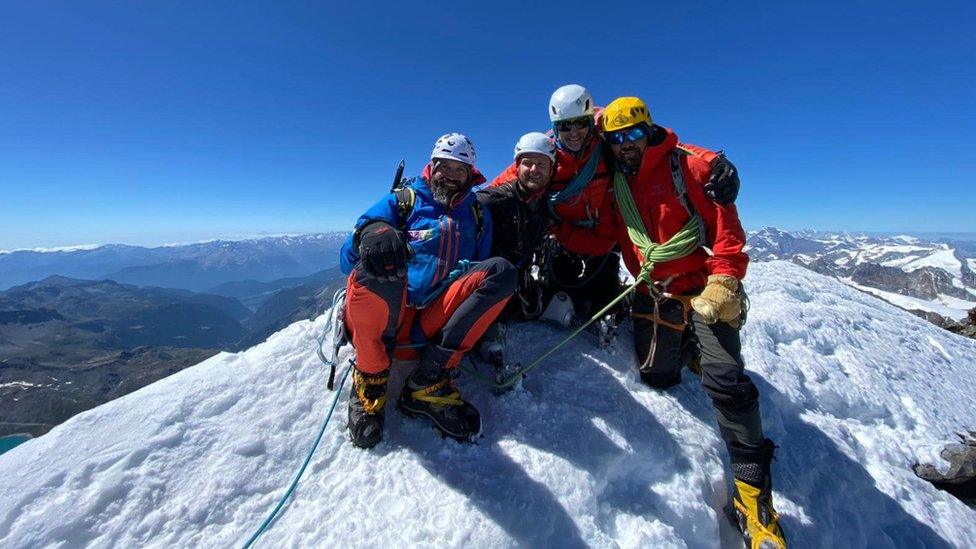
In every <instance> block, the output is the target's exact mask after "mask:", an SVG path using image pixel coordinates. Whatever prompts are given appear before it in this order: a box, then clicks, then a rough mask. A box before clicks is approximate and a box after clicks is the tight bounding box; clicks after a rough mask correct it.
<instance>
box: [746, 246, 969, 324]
mask: <svg viewBox="0 0 976 549" xmlns="http://www.w3.org/2000/svg"><path fill="white" fill-rule="evenodd" d="M747 242H748V247H747V252H748V253H749V255H750V257H751V258H752V259H753V260H754V261H767V260H773V259H786V260H789V261H792V262H794V263H797V264H799V265H802V266H804V267H807V268H808V269H811V270H813V271H816V272H818V273H821V274H825V275H829V276H833V277H836V278H838V279H840V280H842V281H844V282H845V283H847V284H849V285H851V286H854V287H856V288H858V289H860V290H862V291H865V292H868V293H871V294H873V295H875V296H877V297H879V298H881V299H884V300H886V301H889V302H891V303H892V304H894V305H897V306H899V307H901V308H903V309H908V310H915V311H925V312H931V313H937V314H939V315H941V316H944V317H948V318H951V319H956V320H959V319H963V318H965V317H966V316H967V311H969V310H970V309H972V308H973V307H976V243H973V242H966V241H957V240H951V239H937V240H925V239H921V238H917V237H912V236H894V237H877V236H867V235H858V234H848V233H820V232H813V231H800V232H787V231H783V230H780V229H774V228H765V229H763V230H761V231H756V232H750V233H749V235H748V239H747Z"/></svg>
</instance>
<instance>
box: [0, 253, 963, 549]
mask: <svg viewBox="0 0 976 549" xmlns="http://www.w3.org/2000/svg"><path fill="white" fill-rule="evenodd" d="M748 283H749V290H750V296H751V298H752V307H753V310H752V314H751V318H750V320H749V323H748V324H747V326H746V327H745V329H744V343H745V357H746V360H747V363H748V366H749V368H750V369H751V370H752V371H753V372H754V374H753V379H754V380H755V381H756V382H757V384H758V385H759V388H760V391H761V393H762V406H763V415H764V420H765V422H766V430H767V434H768V435H769V436H771V437H772V438H774V439H775V440H776V441H777V443H778V444H780V445H781V449H780V450H779V452H778V461H777V462H776V463H775V464H774V482H775V497H776V498H777V503H778V507H779V510H780V513H781V514H782V516H783V524H784V526H785V528H786V530H787V532H788V535H789V536H790V539H791V542H792V543H793V546H794V547H866V546H870V547H916V546H926V547H944V546H956V547H973V546H976V511H974V510H972V509H969V508H967V507H965V506H964V505H963V504H962V503H960V502H959V501H957V500H955V499H954V498H952V497H951V496H949V495H947V494H945V493H943V492H940V491H938V490H936V489H935V488H933V487H932V486H930V485H929V484H927V483H925V482H924V481H922V480H919V479H917V478H916V477H915V476H914V475H913V474H912V472H911V465H912V463H914V462H915V461H916V460H926V461H931V462H934V463H938V453H939V450H940V449H941V447H942V446H943V444H945V443H946V442H949V441H951V440H952V439H953V438H954V437H953V434H954V433H955V432H956V431H961V430H964V429H972V428H974V427H976V403H974V398H973V396H974V395H976V342H974V341H971V340H967V339H963V338H961V337H958V336H954V335H952V334H950V333H948V332H945V331H943V330H940V329H938V328H936V327H935V326H933V325H931V324H928V323H927V322H925V321H923V320H921V319H918V318H916V317H914V316H912V315H911V314H909V313H906V312H903V311H901V310H899V309H897V308H895V307H893V306H891V305H888V304H885V303H883V302H881V301H879V300H877V299H875V298H873V297H871V296H868V295H865V294H862V293H861V292H858V291H856V290H855V289H853V288H849V287H847V286H845V285H844V284H842V283H840V282H838V281H836V280H833V279H830V278H827V277H824V276H821V275H817V274H815V273H813V272H811V271H808V270H805V269H803V268H801V267H798V266H795V265H792V264H790V263H785V262H771V263H764V264H757V265H755V266H754V268H753V269H752V272H751V274H750V277H749V279H748ZM322 325H323V319H321V318H320V319H319V320H317V321H315V322H298V323H296V324H294V325H292V326H290V327H289V328H287V329H285V330H282V331H281V332H279V333H278V334H275V335H274V336H272V337H271V338H270V339H269V340H268V341H267V342H266V343H264V344H262V345H259V346H257V347H255V348H253V349H250V350H248V351H245V352H243V353H239V354H236V355H231V354H221V355H218V356H216V357H214V358H212V359H210V360H207V361H206V362H203V363H201V364H199V365H198V366H195V367H193V368H189V369H187V370H184V371H182V372H179V373H177V374H175V375H173V376H171V377H169V378H166V379H164V380H162V381H160V382H158V383H155V384H153V385H150V386H148V387H145V388H143V389H141V390H139V391H137V392H135V393H132V394H130V395H128V396H126V397H123V398H121V399H118V400H115V401H113V402H110V403H108V404H105V405H103V406H100V407H98V408H95V409H93V410H91V411H88V412H85V413H82V414H79V415H78V416H75V417H74V418H72V419H71V420H69V421H68V422H66V423H64V424H62V425H61V426H59V427H57V428H55V429H54V430H52V431H51V432H50V433H48V434H47V435H45V436H42V437H40V438H38V439H35V440H31V441H29V442H26V443H24V444H23V445H21V446H19V447H17V448H15V449H14V450H12V451H10V452H8V453H7V454H4V455H3V456H0V547H17V548H19V547H78V546H93V547H113V546H120V547H136V546H153V547H228V546H239V545H240V544H242V543H243V542H244V541H245V540H247V538H248V537H249V536H250V535H251V533H252V532H253V531H254V529H255V528H257V526H258V525H259V524H260V523H261V521H262V520H263V519H264V517H265V516H266V514H267V513H268V512H269V511H270V509H271V508H272V507H273V505H274V504H275V503H276V502H277V500H278V498H279V497H280V496H281V494H282V493H283V490H284V489H285V487H286V486H287V484H288V482H289V481H290V480H291V478H292V475H293V474H294V471H295V470H296V469H297V467H298V466H299V465H300V463H301V460H302V459H303V458H304V456H305V453H306V452H307V450H308V448H309V445H310V444H311V441H312V438H313V436H314V435H315V433H316V432H317V428H318V426H319V424H320V422H321V420H322V417H323V415H324V413H325V411H326V409H327V406H328V404H329V401H330V396H331V395H330V394H329V393H328V391H327V390H326V388H325V384H326V378H327V371H326V370H325V368H323V367H322V366H321V365H320V364H319V363H318V360H317V358H315V354H314V351H313V348H314V344H315V339H314V338H315V335H316V334H317V333H318V332H319V331H320V330H321V329H322ZM562 334H563V332H561V331H558V330H556V329H552V328H549V327H546V326H541V325H527V326H521V327H517V328H515V329H513V330H511V331H510V337H509V344H510V349H511V350H512V351H513V352H514V351H515V350H516V349H525V350H524V351H522V352H519V353H518V354H519V355H521V358H522V359H523V360H529V359H531V358H532V357H533V356H534V355H535V353H536V352H539V351H541V349H543V348H544V346H546V345H550V344H553V343H555V342H556V341H558V339H559V338H560V337H561V336H562ZM630 346H631V338H630V335H629V334H627V333H625V334H624V335H623V336H622V337H621V338H620V339H619V340H618V341H617V343H616V349H615V350H613V351H612V352H605V351H601V350H598V349H596V348H595V347H593V345H592V344H591V342H590V341H588V340H586V339H579V340H576V341H574V342H572V343H571V344H570V345H568V346H567V348H565V349H564V350H562V351H560V352H558V353H556V354H555V355H554V356H553V357H551V358H550V359H549V360H548V362H547V363H546V364H544V365H543V366H541V367H540V368H539V369H538V370H536V372H534V375H531V376H530V377H529V378H528V379H526V380H525V382H524V385H523V387H522V388H521V389H520V390H518V391H516V392H514V393H509V394H507V395H504V396H502V397H500V398H496V397H493V396H492V395H491V394H490V393H489V392H488V391H487V390H486V389H485V388H484V387H482V386H480V385H478V384H477V383H475V382H473V381H472V380H466V381H465V383H463V384H462V388H463V390H465V394H466V395H467V396H468V397H469V398H470V399H471V400H472V401H473V402H474V403H475V404H476V405H477V406H478V408H479V409H480V410H481V411H482V413H483V417H484V420H485V424H486V430H485V434H484V437H483V438H482V439H481V440H480V442H479V444H477V445H461V444H457V443H455V442H454V441H452V440H449V439H448V440H445V439H441V438H440V437H438V436H436V434H435V433H434V432H433V431H432V430H431V429H430V428H428V427H427V426H426V425H425V424H424V423H423V422H420V421H416V420H408V419H406V418H404V417H402V416H400V415H399V414H398V413H396V412H392V413H391V414H390V415H389V417H388V424H387V432H386V439H385V440H384V442H383V443H381V444H380V446H378V447H377V448H375V449H374V450H373V451H362V450H358V449H356V448H353V447H352V445H351V444H350V443H349V442H348V441H347V439H346V433H345V431H344V429H343V428H342V427H343V421H342V417H341V415H342V414H341V413H342V412H344V404H345V396H343V397H342V401H341V402H340V408H339V410H338V412H339V415H337V417H336V421H335V423H334V424H333V425H331V426H330V428H329V430H328V431H327V433H326V435H325V437H324V438H323V440H322V444H321V446H320V448H319V450H318V452H317V453H316V455H315V457H314V458H313V460H312V464H311V466H310V467H309V469H308V471H307V472H306V476H305V478H304V480H303V481H302V483H301V484H300V485H299V487H298V490H297V491H296V493H295V495H294V497H293V499H292V500H291V501H290V503H289V504H288V505H287V506H286V507H285V508H284V511H283V513H284V514H283V515H282V516H281V517H280V518H279V519H278V520H277V521H275V522H274V523H273V524H272V525H271V527H270V529H269V530H268V532H267V533H266V534H265V535H264V537H262V538H261V540H259V542H258V546H262V547H330V546H342V547H346V546H356V547H360V546H367V545H376V544H395V545H396V546H404V545H406V546H415V545H424V546H427V545H432V544H435V543H436V544H444V545H448V546H459V545H466V546H473V547H485V546H487V547H509V546H558V547H577V546H585V545H589V546H597V547H607V546H620V547H650V546H653V547H658V546H665V547H666V546H674V547H683V546H688V547H715V546H720V545H724V546H734V543H735V538H734V533H732V532H731V531H730V528H729V527H728V526H727V523H726V522H725V520H724V518H723V517H722V516H721V513H720V509H721V508H722V506H723V505H724V503H725V502H726V500H727V497H728V495H727V490H726V479H725V475H724V471H725V469H726V468H727V463H726V462H725V457H724V456H725V452H724V448H723V447H722V444H721V442H720V439H719V437H718V436H717V434H716V428H715V418H714V413H713V411H712V410H711V407H710V403H709V401H708V399H707V397H706V396H705V395H704V393H703V392H702V391H701V389H700V387H699V382H698V380H697V379H695V378H694V377H693V376H691V375H690V374H687V373H686V376H685V380H684V383H683V384H682V385H681V386H679V387H677V388H675V389H673V390H672V391H670V392H657V391H653V390H651V389H648V388H645V387H644V386H642V385H641V384H639V383H638V382H637V381H636V376H635V374H634V368H633V353H632V351H631V349H630Z"/></svg>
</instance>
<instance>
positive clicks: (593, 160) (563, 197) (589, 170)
mask: <svg viewBox="0 0 976 549" xmlns="http://www.w3.org/2000/svg"><path fill="white" fill-rule="evenodd" d="M599 163H600V148H599V147H597V148H596V150H594V151H593V152H592V153H591V154H590V159H589V160H587V161H586V164H585V165H584V166H583V169H582V170H580V172H579V173H578V174H576V176H575V177H573V179H571V180H570V181H569V183H568V184H567V185H566V188H564V189H563V190H561V191H559V192H557V193H556V194H554V195H552V196H550V197H549V202H548V205H549V212H550V213H551V214H552V216H553V217H554V218H555V219H559V217H558V216H557V215H556V206H557V205H559V204H562V203H564V202H568V201H569V200H571V199H573V198H575V197H576V196H578V195H579V194H580V193H581V192H583V188H584V187H586V186H587V185H588V184H589V183H590V181H591V180H592V179H593V176H594V175H595V174H596V167H597V164H599Z"/></svg>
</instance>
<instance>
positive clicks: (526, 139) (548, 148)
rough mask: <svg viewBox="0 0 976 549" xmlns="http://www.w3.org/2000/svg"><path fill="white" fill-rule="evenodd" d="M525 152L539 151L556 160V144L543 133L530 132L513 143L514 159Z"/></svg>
mask: <svg viewBox="0 0 976 549" xmlns="http://www.w3.org/2000/svg"><path fill="white" fill-rule="evenodd" d="M525 153H539V154H544V155H546V156H548V157H549V160H552V161H553V162H556V144H555V143H553V141H552V138H551V137H549V136H548V135H546V134H544V133H539V132H530V133H527V134H525V135H523V136H522V137H520V138H519V140H518V143H516V144H515V160H518V157H519V156H521V155H523V154H525Z"/></svg>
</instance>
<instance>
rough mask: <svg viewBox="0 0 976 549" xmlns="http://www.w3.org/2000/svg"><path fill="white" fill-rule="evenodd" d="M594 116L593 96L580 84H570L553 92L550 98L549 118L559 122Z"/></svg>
mask: <svg viewBox="0 0 976 549" xmlns="http://www.w3.org/2000/svg"><path fill="white" fill-rule="evenodd" d="M581 116H593V96H592V95H590V92H588V91H586V88H584V87H583V86H580V85H579V84H569V85H567V86H563V87H561V88H559V89H558V90H556V91H555V92H553V94H552V97H551V98H550V99H549V120H550V121H551V122H559V121H560V120H569V119H572V118H579V117H581Z"/></svg>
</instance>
